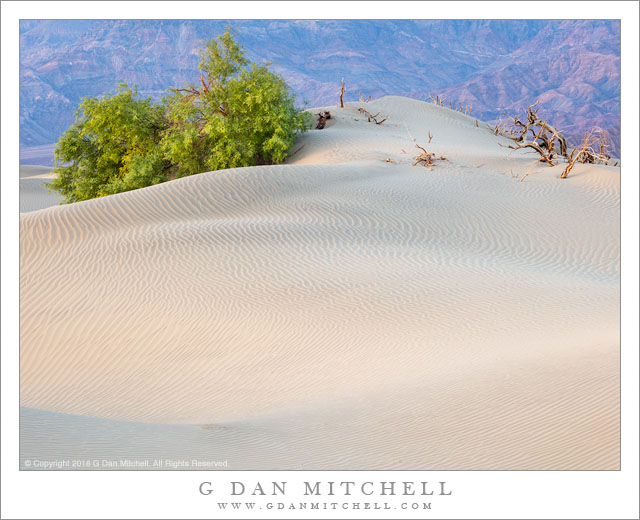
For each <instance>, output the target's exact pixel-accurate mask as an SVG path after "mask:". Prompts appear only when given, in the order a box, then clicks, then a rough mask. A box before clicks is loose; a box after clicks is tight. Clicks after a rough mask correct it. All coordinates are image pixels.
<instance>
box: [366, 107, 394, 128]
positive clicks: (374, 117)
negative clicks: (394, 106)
mask: <svg viewBox="0 0 640 520" xmlns="http://www.w3.org/2000/svg"><path fill="white" fill-rule="evenodd" d="M358 112H362V113H363V114H364V115H365V116H367V122H368V123H371V121H373V122H374V123H375V124H376V125H381V124H382V123H384V122H385V121H386V120H387V119H389V118H390V116H386V117H385V118H384V119H382V120H380V121H378V116H379V115H380V112H378V113H377V114H375V115H373V114H371V113H370V112H369V111H368V110H365V109H364V108H362V107H360V108H359V109H358Z"/></svg>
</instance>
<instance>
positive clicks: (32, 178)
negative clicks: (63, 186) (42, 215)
mask: <svg viewBox="0 0 640 520" xmlns="http://www.w3.org/2000/svg"><path fill="white" fill-rule="evenodd" d="M52 171H53V169H52V168H50V167H48V166H29V165H20V213H26V212H28V211H36V210H39V209H44V208H49V207H51V206H55V205H57V204H59V203H60V202H61V201H62V197H59V196H57V195H55V194H53V193H50V192H49V190H48V189H47V186H46V184H47V182H48V181H50V180H51V179H53V174H52Z"/></svg>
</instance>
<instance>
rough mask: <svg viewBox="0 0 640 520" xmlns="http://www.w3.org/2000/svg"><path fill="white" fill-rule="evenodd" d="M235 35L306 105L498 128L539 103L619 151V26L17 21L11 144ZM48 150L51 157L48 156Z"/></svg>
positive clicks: (189, 68) (191, 70) (27, 140)
mask: <svg viewBox="0 0 640 520" xmlns="http://www.w3.org/2000/svg"><path fill="white" fill-rule="evenodd" d="M228 25H231V26H232V27H235V28H236V30H237V33H238V37H239V40H240V42H241V43H242V45H243V46H244V47H245V49H246V51H247V56H248V57H249V58H250V59H251V60H253V61H259V62H262V61H271V62H273V64H274V65H273V68H274V70H276V71H277V72H279V73H280V74H282V75H283V76H284V77H285V79H286V80H287V82H288V83H289V85H290V86H291V87H292V89H293V91H294V92H295V93H296V95H297V99H298V103H299V104H300V105H302V104H303V103H304V102H306V103H307V104H308V106H322V105H327V104H335V103H337V101H338V98H337V92H338V89H339V87H338V84H339V81H340V79H341V78H343V77H344V78H345V81H346V84H347V89H348V90H347V94H346V96H345V99H346V100H357V99H358V98H359V92H360V91H362V92H363V94H364V95H365V96H368V95H372V96H373V97H374V98H375V97H378V96H382V95H386V94H394V95H405V96H410V97H414V98H418V99H423V100H426V99H428V95H429V93H432V94H444V95H445V96H446V97H447V98H448V99H453V100H455V101H459V102H461V103H463V104H473V114H474V115H477V116H478V117H479V118H481V119H485V120H495V119H497V118H499V117H500V116H501V115H502V114H503V113H504V112H507V113H510V114H512V113H515V112H519V111H520V112H521V111H523V110H524V108H526V106H527V105H529V104H531V103H533V102H534V101H535V100H537V99H540V100H541V102H542V104H543V109H542V110H541V114H544V115H545V116H546V117H548V118H549V119H550V120H551V121H553V122H554V123H555V124H556V125H557V126H558V127H560V128H563V129H564V130H565V132H566V133H567V134H568V135H569V136H574V137H577V136H579V135H580V134H581V133H582V132H584V131H586V130H588V129H591V128H593V127H601V128H603V129H608V130H611V133H612V135H613V136H614V138H616V139H617V140H615V141H614V145H615V150H616V152H617V151H618V146H619V138H618V137H617V136H619V121H620V24H619V22H618V21H588V20H576V21H535V20H534V21H517V20H516V21H507V20H488V21H482V20H479V21H471V20H469V21H432V20H393V21H392V20H386V21H385V20H382V21H380V20H378V21H369V20H360V21H358V20H323V21H314V20H273V21H270V20H264V21H261V20H245V21H239V20H234V21H221V20H190V21H180V20H121V21H116V20H93V21H92V20H83V21H75V20H68V21H61V20H60V21H34V20H28V21H23V22H21V26H20V32H21V34H20V63H21V69H20V128H21V135H20V142H21V145H22V146H23V147H24V148H25V152H26V151H27V150H26V147H32V146H36V145H45V144H48V143H53V142H55V141H56V140H57V139H58V137H59V136H60V135H61V134H62V132H64V130H65V129H66V128H67V127H68V126H69V125H70V124H71V123H72V122H73V117H74V116H73V113H74V109H75V108H76V107H77V105H78V103H79V102H80V100H81V98H82V97H85V96H98V95H101V94H104V93H106V92H110V91H113V90H114V89H115V87H116V84H117V83H119V82H122V81H126V82H128V83H130V84H136V85H138V88H139V91H140V92H141V93H142V94H143V95H147V96H152V97H154V98H155V99H158V98H159V97H160V96H161V95H162V93H163V91H164V90H165V89H166V88H168V87H171V86H178V85H183V84H185V83H189V82H193V81H195V80H196V79H197V78H198V75H197V63H198V49H199V48H200V47H201V46H202V43H203V41H204V40H206V39H209V38H212V37H214V36H216V35H218V34H220V33H222V32H223V31H224V29H225V27H226V26H228ZM48 149H50V148H48Z"/></svg>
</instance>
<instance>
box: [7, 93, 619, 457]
mask: <svg viewBox="0 0 640 520" xmlns="http://www.w3.org/2000/svg"><path fill="white" fill-rule="evenodd" d="M358 106H361V104H360V103H352V104H348V106H347V108H345V109H343V110H341V109H339V108H335V107H334V108H331V110H332V114H333V115H334V119H333V121H334V123H333V124H332V125H331V126H328V127H327V128H326V129H324V130H320V131H311V132H310V133H309V134H308V135H306V136H304V137H303V138H302V139H301V140H300V141H299V143H298V144H297V145H296V149H297V150H298V151H297V152H296V153H295V154H294V155H293V156H292V157H291V158H290V159H289V161H288V164H285V165H279V166H262V167H252V168H238V169H233V170H224V171H218V172H211V173H205V174H201V175H196V176H193V177H189V178H185V179H180V180H176V181H172V182H169V183H165V184H163V185H159V186H154V187H151V188H145V189H142V190H137V191H134V192H129V193H124V194H120V195H116V196H111V197H105V198H101V199H96V200H92V201H88V202H82V203H77V204H73V205H68V206H62V207H52V208H49V209H43V210H40V211H35V212H32V213H26V214H23V215H21V217H20V225H21V233H20V240H21V259H20V260H21V280H20V283H21V308H20V320H21V323H20V325H21V329H20V334H21V374H20V375H21V405H22V406H23V407H24V408H23V412H22V421H21V442H22V449H21V459H22V460H23V461H24V460H25V458H30V459H33V458H37V457H40V458H47V457H49V458H55V456H56V454H59V453H62V452H64V453H79V452H80V451H81V452H82V454H83V456H89V455H90V454H91V453H92V452H93V453H95V454H96V457H107V456H109V454H112V455H113V454H118V456H124V455H127V456H131V457H135V456H149V457H154V456H156V455H157V456H162V454H159V453H158V452H159V451H162V452H165V451H166V452H171V453H166V454H164V456H165V457H173V458H179V457H180V456H182V455H181V454H183V455H184V456H185V457H191V458H193V457H196V458H198V457H201V458H203V459H207V458H209V457H210V456H211V455H212V454H215V456H216V457H217V458H219V459H226V460H228V464H229V467H228V469H616V468H618V467H619V330H618V320H619V290H620V284H619V260H620V244H619V196H620V173H619V169H618V168H613V167H604V166H593V165H579V166H578V167H576V169H575V171H574V172H573V173H572V174H571V175H570V177H569V178H567V179H565V180H560V179H559V175H560V172H561V170H562V167H561V166H557V167H555V168H549V167H547V166H543V165H540V163H538V162H537V161H536V159H535V156H533V155H529V154H526V153H523V152H522V151H519V152H511V151H510V150H508V149H507V148H503V147H501V146H499V144H498V143H503V144H506V142H507V141H506V140H504V139H502V138H500V137H496V136H494V135H493V134H492V133H491V132H490V131H489V130H488V129H487V128H486V125H485V124H484V123H482V122H478V123H477V126H476V120H475V119H474V118H472V117H467V116H464V115H462V114H460V113H457V112H452V111H450V110H448V109H444V108H441V107H437V106H435V105H431V104H426V103H421V102H418V101H413V100H409V99H405V98H397V97H386V98H382V99H381V100H378V101H376V102H373V103H369V104H367V109H368V110H369V111H370V112H371V111H372V110H373V113H375V112H377V111H378V110H381V111H382V112H383V114H385V115H386V114H389V115H391V119H390V120H389V121H387V122H385V123H384V124H382V125H375V124H374V123H367V121H366V118H364V117H363V116H362V114H361V113H359V112H358V111H357V107H358ZM316 112H317V110H316ZM429 131H430V132H431V133H432V135H433V140H432V143H431V144H427V141H428V138H427V134H428V132H429ZM413 138H416V139H417V142H418V143H419V144H421V145H422V146H425V147H427V148H428V149H429V150H430V151H431V150H432V151H434V152H436V153H437V154H438V155H444V156H445V157H446V158H447V159H448V160H446V161H441V162H438V163H437V166H435V167H433V168H432V169H428V168H425V167H421V166H412V163H413V160H412V159H413V157H414V156H415V155H416V152H417V149H416V148H415V145H414V143H413V141H412V139H413ZM510 152H511V153H510ZM527 172H531V173H530V175H528V176H527V177H526V178H525V179H524V181H523V182H519V179H520V178H521V177H522V176H523V175H524V174H525V173H527ZM33 409H37V410H33ZM51 412H57V413H51ZM145 423H155V424H153V425H149V424H145ZM187 425H190V426H187ZM203 425H209V426H210V427H203ZM44 434H46V436H44V437H43V435H44ZM78 436H80V438H82V439H84V440H83V441H81V442H80V441H79V440H78ZM83 436H84V437H83ZM160 438H163V439H164V440H162V441H160V440H158V439H160ZM141 439H148V442H146V446H147V448H145V449H141V448H140V440H141ZM187 445H188V446H187ZM141 451H142V452H144V453H141Z"/></svg>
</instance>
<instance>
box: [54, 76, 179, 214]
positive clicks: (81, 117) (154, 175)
mask: <svg viewBox="0 0 640 520" xmlns="http://www.w3.org/2000/svg"><path fill="white" fill-rule="evenodd" d="M137 95H138V94H137V92H136V91H135V90H132V89H131V88H129V87H128V86H127V85H126V84H121V85H119V88H118V91H117V92H116V93H115V94H113V95H107V96H105V97H103V98H101V99H95V98H85V99H84V100H83V101H82V103H81V104H80V106H79V108H78V110H77V112H76V122H75V123H74V124H73V125H72V126H71V127H70V128H69V129H68V130H67V131H66V132H65V133H64V135H63V136H62V137H61V138H60V140H59V141H58V143H57V145H56V148H55V159H56V167H55V169H54V172H55V174H56V178H55V179H54V180H53V181H52V182H51V183H50V184H49V187H50V189H52V190H53V191H56V192H58V193H60V194H61V195H63V196H64V198H65V201H66V202H77V201H80V200H87V199H92V198H95V197H101V196H103V195H110V194H112V193H118V192H121V191H127V190H131V189H135V188H141V187H143V186H150V185H151V184H157V183H159V182H163V181H166V180H168V178H169V177H168V176H167V174H166V171H165V170H166V166H167V162H166V160H164V159H163V158H162V155H161V153H160V150H159V149H158V148H159V143H160V140H161V138H162V135H163V132H164V131H165V129H166V120H165V116H164V113H163V111H162V107H160V106H159V105H157V104H154V103H152V102H151V99H150V98H149V99H137Z"/></svg>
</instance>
